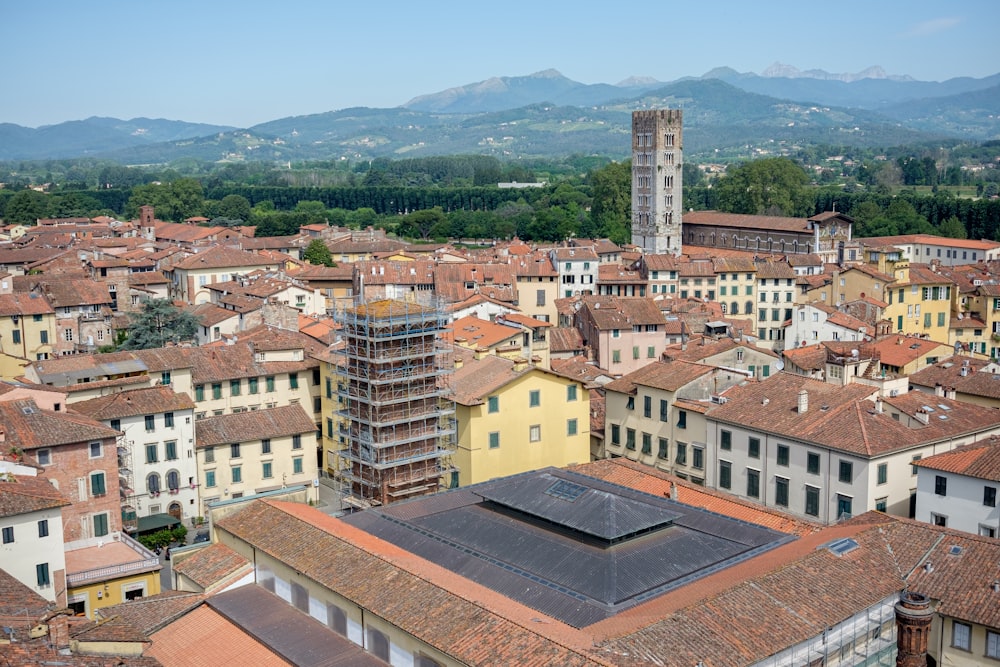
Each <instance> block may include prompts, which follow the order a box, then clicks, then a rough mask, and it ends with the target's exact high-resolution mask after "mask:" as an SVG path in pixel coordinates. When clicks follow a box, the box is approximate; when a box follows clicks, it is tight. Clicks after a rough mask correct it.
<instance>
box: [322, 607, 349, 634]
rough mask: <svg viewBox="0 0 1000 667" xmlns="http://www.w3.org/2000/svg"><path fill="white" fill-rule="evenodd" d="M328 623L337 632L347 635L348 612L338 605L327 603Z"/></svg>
mask: <svg viewBox="0 0 1000 667" xmlns="http://www.w3.org/2000/svg"><path fill="white" fill-rule="evenodd" d="M326 624H327V626H328V627H329V628H330V629H331V630H333V631H334V632H336V633H337V634H339V635H343V636H344V637H346V636H347V614H345V613H344V610H343V609H341V608H340V607H338V606H337V605H333V604H328V605H326Z"/></svg>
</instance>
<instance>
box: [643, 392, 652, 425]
mask: <svg viewBox="0 0 1000 667" xmlns="http://www.w3.org/2000/svg"><path fill="white" fill-rule="evenodd" d="M642 416H643V417H645V418H646V419H649V418H651V417H652V416H653V397H652V396H643V397H642Z"/></svg>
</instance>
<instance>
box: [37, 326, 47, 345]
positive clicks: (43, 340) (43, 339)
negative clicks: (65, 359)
mask: <svg viewBox="0 0 1000 667" xmlns="http://www.w3.org/2000/svg"><path fill="white" fill-rule="evenodd" d="M38 342H40V343H41V344H42V345H48V344H49V332H48V331H46V330H45V329H42V330H41V331H39V332H38Z"/></svg>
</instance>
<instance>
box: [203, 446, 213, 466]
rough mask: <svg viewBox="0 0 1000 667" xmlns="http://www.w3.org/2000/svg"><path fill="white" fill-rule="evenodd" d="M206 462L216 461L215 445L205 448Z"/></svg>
mask: <svg viewBox="0 0 1000 667" xmlns="http://www.w3.org/2000/svg"><path fill="white" fill-rule="evenodd" d="M205 463H215V447H206V448H205Z"/></svg>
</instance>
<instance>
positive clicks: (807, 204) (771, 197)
mask: <svg viewBox="0 0 1000 667" xmlns="http://www.w3.org/2000/svg"><path fill="white" fill-rule="evenodd" d="M808 184H809V176H808V175H807V174H806V172H805V170H804V169H803V168H802V167H800V166H799V165H798V164H796V163H795V162H793V161H792V160H790V159H788V158H783V157H779V158H768V159H764V160H754V161H753V162H748V163H746V164H744V165H742V166H740V167H736V168H735V169H731V170H726V175H725V176H723V177H722V178H720V179H719V181H718V184H717V185H716V189H717V190H718V193H719V208H720V209H722V210H723V211H728V212H729V213H744V214H749V215H764V214H767V215H783V216H790V217H794V216H804V215H809V214H811V213H812V211H811V208H812V203H813V198H812V196H811V195H810V192H809V191H808V190H807V186H808Z"/></svg>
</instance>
